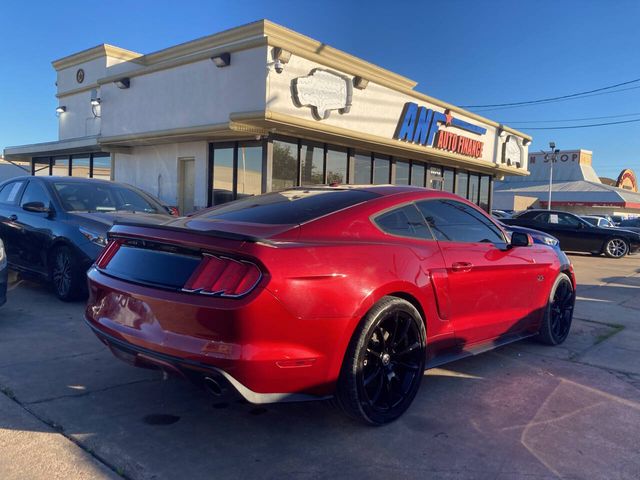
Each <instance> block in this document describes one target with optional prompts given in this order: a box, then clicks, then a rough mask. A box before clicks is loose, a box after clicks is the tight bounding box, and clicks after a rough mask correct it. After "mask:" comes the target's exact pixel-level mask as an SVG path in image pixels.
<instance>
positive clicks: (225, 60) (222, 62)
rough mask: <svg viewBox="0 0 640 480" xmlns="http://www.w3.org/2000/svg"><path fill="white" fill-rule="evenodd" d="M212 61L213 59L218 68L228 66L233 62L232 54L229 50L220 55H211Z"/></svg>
mask: <svg viewBox="0 0 640 480" xmlns="http://www.w3.org/2000/svg"><path fill="white" fill-rule="evenodd" d="M211 61H213V63H215V64H216V67H218V68H222V67H228V66H229V65H230V64H231V54H230V53H229V52H225V53H221V54H220V55H214V56H213V57H211Z"/></svg>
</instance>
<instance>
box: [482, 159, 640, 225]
mask: <svg viewBox="0 0 640 480" xmlns="http://www.w3.org/2000/svg"><path fill="white" fill-rule="evenodd" d="M592 157H593V154H592V152H590V151H589V150H582V149H578V150H563V151H560V152H559V153H558V154H557V155H556V156H555V161H553V158H552V157H551V156H550V155H548V154H545V153H536V154H531V155H529V163H528V168H529V172H530V175H529V176H528V177H525V178H522V177H520V178H515V177H509V178H505V179H504V181H501V182H497V183H496V185H495V191H494V199H495V201H494V208H497V209H505V210H523V209H525V208H527V207H537V208H547V207H548V206H549V185H550V177H551V180H552V181H551V208H553V209H558V210H565V211H567V212H573V213H577V214H579V215H617V216H621V217H625V218H626V217H636V216H639V215H640V193H638V192H637V182H636V178H635V174H634V173H633V171H632V170H630V169H625V170H623V171H622V172H621V173H620V175H619V177H618V180H617V181H613V180H611V182H603V181H602V179H601V178H600V177H599V176H598V174H597V173H596V171H595V169H594V168H593V162H592ZM552 164H553V173H552V172H551V165H552Z"/></svg>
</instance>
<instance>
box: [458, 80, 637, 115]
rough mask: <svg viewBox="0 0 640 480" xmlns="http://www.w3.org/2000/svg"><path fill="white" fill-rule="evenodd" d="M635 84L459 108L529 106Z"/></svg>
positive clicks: (618, 84) (631, 81) (624, 83)
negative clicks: (522, 100)
mask: <svg viewBox="0 0 640 480" xmlns="http://www.w3.org/2000/svg"><path fill="white" fill-rule="evenodd" d="M637 82H640V78H636V79H634V80H629V81H628V82H622V83H617V84H615V85H609V86H607V87H600V88H596V89H594V90H587V91H584V92H578V93H571V94H569V95H561V96H559V97H549V98H540V99H538V100H527V101H524V102H511V103H493V104H487V105H461V107H462V108H486V107H510V106H512V105H530V104H533V103H542V102H550V101H555V100H562V99H565V98H572V97H578V96H581V95H586V94H588V93H595V92H601V91H603V90H610V89H612V88H616V87H622V86H624V85H629V84H631V83H637Z"/></svg>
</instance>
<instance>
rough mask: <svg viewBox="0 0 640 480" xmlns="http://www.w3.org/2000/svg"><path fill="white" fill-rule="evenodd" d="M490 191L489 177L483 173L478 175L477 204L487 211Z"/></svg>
mask: <svg viewBox="0 0 640 480" xmlns="http://www.w3.org/2000/svg"><path fill="white" fill-rule="evenodd" d="M490 191H491V177H490V176H489V175H483V176H482V177H480V201H479V202H478V205H479V206H480V208H482V209H483V210H484V211H486V212H488V211H489V192H490Z"/></svg>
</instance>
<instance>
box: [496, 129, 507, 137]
mask: <svg viewBox="0 0 640 480" xmlns="http://www.w3.org/2000/svg"><path fill="white" fill-rule="evenodd" d="M498 132H499V133H498V135H499V136H500V138H504V137H506V136H507V132H505V131H504V130H503V129H502V128H500V130H498Z"/></svg>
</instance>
